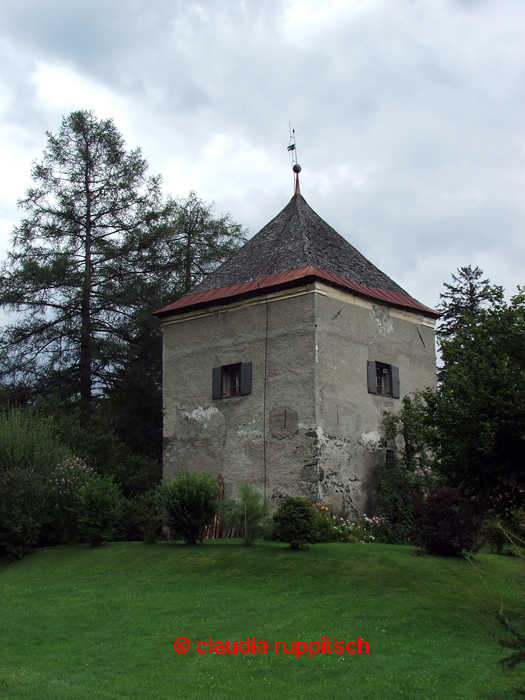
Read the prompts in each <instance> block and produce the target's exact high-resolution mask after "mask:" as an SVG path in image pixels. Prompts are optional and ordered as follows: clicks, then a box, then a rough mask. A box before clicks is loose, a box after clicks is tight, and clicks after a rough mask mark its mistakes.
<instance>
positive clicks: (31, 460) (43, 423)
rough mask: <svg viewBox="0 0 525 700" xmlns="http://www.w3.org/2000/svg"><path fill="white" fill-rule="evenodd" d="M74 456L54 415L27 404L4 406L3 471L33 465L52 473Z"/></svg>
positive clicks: (0, 419) (0, 427) (0, 424)
mask: <svg viewBox="0 0 525 700" xmlns="http://www.w3.org/2000/svg"><path fill="white" fill-rule="evenodd" d="M71 456H72V455H71V453H70V451H69V450H68V449H67V448H66V447H65V446H64V445H63V444H62V443H61V442H60V440H59V439H58V438H57V436H56V425H55V423H54V421H53V419H52V418H50V417H45V416H43V415H41V414H40V413H37V412H35V411H32V410H30V409H27V408H25V409H24V408H12V409H7V410H0V472H5V471H15V470H20V469H21V470H28V469H30V470H32V471H35V472H36V473H37V474H40V476H42V477H44V476H50V475H51V473H52V472H53V470H54V469H55V467H56V465H57V464H60V463H61V462H63V461H64V460H65V459H67V458H68V457H71Z"/></svg>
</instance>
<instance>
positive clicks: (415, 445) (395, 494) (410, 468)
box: [376, 393, 438, 544]
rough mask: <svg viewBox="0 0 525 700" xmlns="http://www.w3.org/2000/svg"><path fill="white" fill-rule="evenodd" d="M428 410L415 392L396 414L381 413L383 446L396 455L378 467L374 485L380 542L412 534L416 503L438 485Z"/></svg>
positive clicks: (396, 541)
mask: <svg viewBox="0 0 525 700" xmlns="http://www.w3.org/2000/svg"><path fill="white" fill-rule="evenodd" d="M427 412H428V409H427V404H426V400H425V397H424V395H422V394H420V393H416V394H415V395H414V396H413V397H410V396H405V397H404V398H403V401H402V408H401V410H400V411H399V412H398V413H389V412H388V411H385V412H384V414H383V431H384V440H383V446H384V447H389V448H391V454H392V456H395V459H394V460H393V461H391V460H388V461H385V463H384V464H383V465H381V466H380V468H379V473H378V477H377V484H376V513H377V515H378V516H379V517H380V518H381V522H382V528H381V540H382V541H383V542H388V543H390V544H401V543H404V542H406V541H407V540H408V539H410V538H411V537H412V536H413V532H414V519H415V518H416V517H417V515H418V513H417V512H416V504H417V502H418V501H419V502H420V501H421V498H422V497H423V494H424V493H426V492H427V491H428V490H429V489H430V488H432V487H434V486H437V485H438V484H437V483H436V476H435V470H434V467H435V458H434V455H433V453H432V451H431V449H430V444H431V442H432V440H431V436H432V429H431V427H430V426H429V424H428V420H427Z"/></svg>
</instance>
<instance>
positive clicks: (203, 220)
mask: <svg viewBox="0 0 525 700" xmlns="http://www.w3.org/2000/svg"><path fill="white" fill-rule="evenodd" d="M171 209H172V212H173V214H172V215H171V216H170V219H169V222H168V224H167V229H168V235H167V236H166V241H167V242H169V245H170V246H171V250H170V251H169V252H167V255H169V258H170V264H171V266H172V267H173V269H174V270H175V271H176V275H177V280H178V284H179V285H180V286H179V289H180V292H181V293H182V294H187V293H188V292H189V291H190V289H191V288H192V287H194V286H195V285H196V284H198V283H199V282H202V280H203V279H204V277H206V275H208V274H209V273H210V272H213V270H215V269H216V268H217V267H219V265H221V264H222V263H223V262H224V261H225V260H228V259H229V258H231V256H232V255H233V254H234V253H235V252H236V251H237V250H238V249H239V248H240V247H241V245H243V243H244V242H245V240H246V232H245V231H244V230H243V229H242V227H241V225H240V224H236V223H235V222H234V221H233V220H232V218H231V216H230V214H226V215H222V216H220V217H219V218H214V216H213V213H214V209H215V205H214V204H206V202H203V201H202V200H201V199H199V197H197V195H196V193H195V192H190V194H189V195H188V197H186V198H180V199H177V200H175V201H174V202H173V203H172V207H171Z"/></svg>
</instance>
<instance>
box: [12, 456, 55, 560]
mask: <svg viewBox="0 0 525 700" xmlns="http://www.w3.org/2000/svg"><path fill="white" fill-rule="evenodd" d="M47 506H48V496H47V491H46V489H45V485H44V481H43V479H42V478H41V477H40V476H39V475H38V474H36V473H35V472H34V471H32V470H29V469H13V470H11V471H5V472H0V544H1V545H2V546H3V547H4V548H5V550H6V551H7V553H8V555H10V556H11V557H13V558H21V557H23V556H24V554H27V552H29V550H30V549H31V547H33V546H34V545H36V543H37V542H38V538H39V536H40V532H41V530H42V527H43V526H44V523H45V522H46V519H47V510H48V508H47Z"/></svg>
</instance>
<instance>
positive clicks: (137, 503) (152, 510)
mask: <svg viewBox="0 0 525 700" xmlns="http://www.w3.org/2000/svg"><path fill="white" fill-rule="evenodd" d="M133 516H134V520H135V522H136V523H137V524H138V526H139V527H140V530H141V532H142V538H143V540H144V543H145V544H155V543H156V541H157V539H158V538H159V537H160V536H161V532H162V508H161V503H160V494H159V491H158V489H152V490H151V491H147V492H146V493H141V494H139V495H138V496H136V497H135V499H134V502H133Z"/></svg>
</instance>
